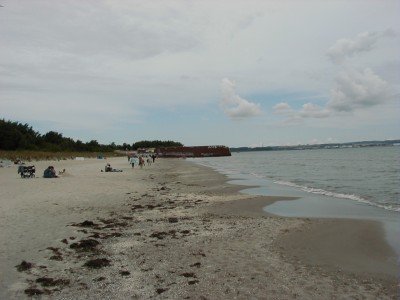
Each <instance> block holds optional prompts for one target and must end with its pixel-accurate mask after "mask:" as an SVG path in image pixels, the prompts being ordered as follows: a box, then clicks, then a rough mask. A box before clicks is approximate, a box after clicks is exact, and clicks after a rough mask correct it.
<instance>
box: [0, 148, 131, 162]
mask: <svg viewBox="0 0 400 300" xmlns="http://www.w3.org/2000/svg"><path fill="white" fill-rule="evenodd" d="M99 155H101V156H105V157H112V156H123V155H124V154H122V153H118V152H103V153H99V152H68V151H66V152H47V151H30V150H20V151H18V150H17V151H5V150H0V159H8V160H11V161H17V160H22V161H38V160H67V159H74V158H75V157H77V156H78V157H80V156H81V157H87V158H90V157H92V158H95V157H97V156H99Z"/></svg>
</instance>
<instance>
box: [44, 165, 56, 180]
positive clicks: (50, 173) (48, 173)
mask: <svg viewBox="0 0 400 300" xmlns="http://www.w3.org/2000/svg"><path fill="white" fill-rule="evenodd" d="M43 177H44V178H58V176H57V174H56V170H55V169H54V167H53V166H48V167H47V169H46V170H44V172H43Z"/></svg>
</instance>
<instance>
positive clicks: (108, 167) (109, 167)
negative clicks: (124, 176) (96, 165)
mask: <svg viewBox="0 0 400 300" xmlns="http://www.w3.org/2000/svg"><path fill="white" fill-rule="evenodd" d="M102 171H103V170H102ZM104 171H105V172H122V170H117V169H113V168H112V167H111V165H110V164H109V163H108V164H107V165H106V166H105V168H104Z"/></svg>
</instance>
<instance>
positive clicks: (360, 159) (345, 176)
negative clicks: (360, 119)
mask: <svg viewBox="0 0 400 300" xmlns="http://www.w3.org/2000/svg"><path fill="white" fill-rule="evenodd" d="M194 161H195V162H197V163H200V164H203V165H206V166H210V167H212V168H214V169H216V170H217V171H220V172H221V173H224V174H228V175H230V176H232V177H237V178H243V176H247V177H246V179H250V178H253V179H266V180H268V181H271V182H273V183H275V184H278V185H281V186H288V187H292V188H294V189H295V190H299V191H303V192H306V193H310V194H319V195H326V196H329V197H332V198H338V199H348V200H350V201H357V202H362V203H366V204H368V205H371V206H376V207H379V208H382V209H386V210H393V211H397V212H400V187H399V186H400V184H399V183H400V163H399V162H400V147H371V148H345V149H319V150H297V151H263V152H242V153H233V155H232V156H231V157H220V158H199V159H195V160H194Z"/></svg>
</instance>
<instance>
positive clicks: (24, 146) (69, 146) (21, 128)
mask: <svg viewBox="0 0 400 300" xmlns="http://www.w3.org/2000/svg"><path fill="white" fill-rule="evenodd" d="M168 146H182V144H181V143H179V142H174V141H139V142H135V143H133V144H128V143H123V144H122V145H116V144H115V143H114V142H113V143H110V144H108V145H105V144H100V143H98V142H97V140H91V141H90V142H86V143H85V142H82V141H80V140H76V141H75V140H74V139H72V138H69V137H64V136H63V135H62V134H61V133H58V132H55V131H49V132H47V133H46V134H40V133H39V132H37V131H35V130H34V129H33V128H32V126H30V125H29V124H22V123H19V122H16V121H9V120H5V119H0V149H1V150H38V151H49V152H59V151H78V152H113V151H115V150H136V149H138V148H156V147H168Z"/></svg>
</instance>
